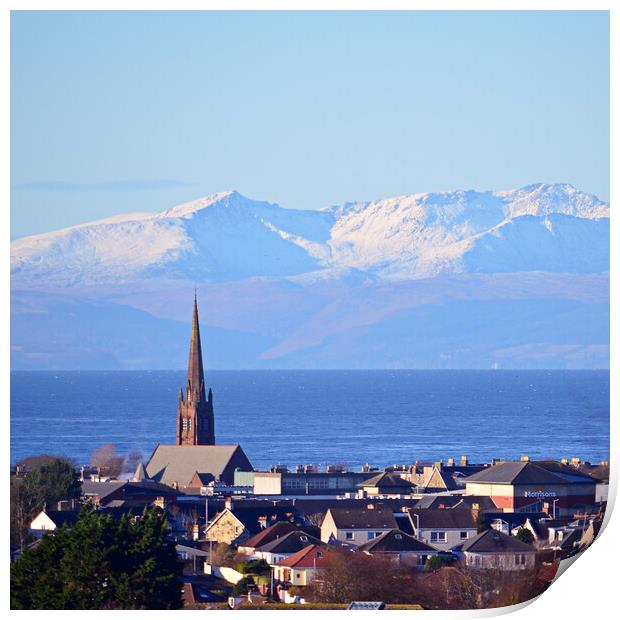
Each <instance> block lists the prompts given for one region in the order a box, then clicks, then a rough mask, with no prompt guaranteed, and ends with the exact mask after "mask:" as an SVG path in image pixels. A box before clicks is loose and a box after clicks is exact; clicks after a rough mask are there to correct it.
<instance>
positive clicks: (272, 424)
mask: <svg viewBox="0 0 620 620" xmlns="http://www.w3.org/2000/svg"><path fill="white" fill-rule="evenodd" d="M206 383H207V384H208V385H209V386H211V387H212V388H213V393H214V405H215V432H216V442H217V443H222V444H235V443H238V444H240V445H241V446H242V448H243V450H244V451H245V453H246V454H247V456H248V458H249V459H250V461H251V463H252V464H253V466H254V468H255V469H258V468H260V469H265V468H269V467H270V466H273V465H276V464H280V465H288V466H289V467H294V466H296V465H298V464H315V465H318V466H319V467H321V468H323V467H325V466H326V465H328V464H332V463H345V464H346V465H348V466H349V468H351V469H358V468H360V467H361V466H362V465H363V464H365V463H369V464H370V465H372V466H375V467H384V466H387V465H392V464H398V465H401V464H410V463H412V462H414V461H416V460H422V461H423V460H431V461H437V460H442V459H443V461H444V462H445V461H446V459H447V458H449V457H454V458H455V459H458V458H460V457H461V456H462V455H466V456H467V457H468V458H469V461H470V462H488V461H490V460H491V459H493V458H500V459H515V458H516V459H518V458H519V457H521V456H522V455H527V456H529V457H530V459H541V458H552V459H559V458H563V457H568V458H570V457H580V458H581V459H582V460H589V461H590V462H593V463H594V462H600V461H601V460H606V459H609V371H606V370H605V371H568V370H567V371H562V370H559V371H541V370H531V371H509V370H481V371H470V370H462V371H454V370H437V371H435V370H433V371H425V370H368V371H364V370H355V371H345V370H338V371H332V370H324V371H323V370H312V371H305V370H303V371H302V370H299V371H283V370H259V371H254V370H247V371H209V372H207V375H206ZM184 385H185V373H184V372H183V371H49V372H48V371H41V372H26V371H14V372H12V373H11V440H10V444H11V462H12V463H16V462H18V461H19V460H20V459H22V458H24V457H26V456H29V455H35V454H43V453H46V454H57V455H63V456H67V457H70V458H72V459H74V461H75V463H76V464H77V465H81V464H86V463H88V462H89V459H90V456H91V454H92V453H93V451H94V450H96V449H97V448H99V447H100V446H101V445H103V444H112V445H114V446H115V447H116V450H117V452H118V453H120V454H129V453H131V452H141V453H142V454H143V456H144V458H145V459H148V457H149V456H150V454H151V452H152V451H153V449H154V447H155V446H156V444H158V443H164V444H165V443H174V442H175V433H176V426H175V424H176V411H177V402H178V395H179V388H181V387H183V386H184Z"/></svg>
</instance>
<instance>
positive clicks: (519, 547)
mask: <svg viewBox="0 0 620 620" xmlns="http://www.w3.org/2000/svg"><path fill="white" fill-rule="evenodd" d="M452 551H453V552H455V553H456V554H457V555H459V556H462V557H463V558H464V560H465V564H466V565H467V567H469V568H474V569H475V568H492V569H501V570H526V569H530V568H534V566H535V562H536V550H535V549H534V548H533V547H532V546H531V545H527V544H526V543H524V542H522V541H520V540H519V539H518V538H516V537H514V536H508V535H507V534H504V533H502V532H498V531H497V530H493V529H490V530H486V531H484V532H482V533H480V534H478V535H477V536H474V537H473V538H470V539H469V540H468V541H466V542H465V543H462V544H460V545H457V546H455V547H453V549H452Z"/></svg>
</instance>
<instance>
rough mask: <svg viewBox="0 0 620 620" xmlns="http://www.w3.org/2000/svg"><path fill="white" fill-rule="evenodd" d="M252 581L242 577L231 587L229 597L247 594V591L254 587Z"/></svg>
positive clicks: (248, 576)
mask: <svg viewBox="0 0 620 620" xmlns="http://www.w3.org/2000/svg"><path fill="white" fill-rule="evenodd" d="M255 585H256V584H255V583H254V579H253V578H252V577H251V576H250V575H247V576H245V577H242V578H241V579H240V580H239V581H237V583H236V584H235V585H234V586H233V589H232V592H231V595H232V596H245V595H246V594H247V593H248V589H249V588H250V586H255Z"/></svg>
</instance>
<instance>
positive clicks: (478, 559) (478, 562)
mask: <svg viewBox="0 0 620 620" xmlns="http://www.w3.org/2000/svg"><path fill="white" fill-rule="evenodd" d="M475 564H476V566H480V556H479V555H477V556H476V562H475Z"/></svg>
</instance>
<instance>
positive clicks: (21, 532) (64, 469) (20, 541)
mask: <svg viewBox="0 0 620 620" xmlns="http://www.w3.org/2000/svg"><path fill="white" fill-rule="evenodd" d="M30 460H31V462H32V463H35V464H34V465H32V469H31V470H30V471H29V472H28V473H27V474H26V475H25V476H24V477H23V478H18V477H17V476H14V477H12V478H11V487H10V493H11V545H13V546H19V547H23V546H24V545H25V544H27V543H28V542H29V541H30V540H31V537H30V535H29V532H28V526H29V525H30V522H31V521H32V519H33V518H34V517H35V515H36V514H37V513H38V512H39V511H40V510H42V509H43V506H45V505H46V504H47V506H48V508H56V503H57V502H58V501H59V500H61V499H77V498H79V497H80V491H81V488H80V481H79V479H78V472H77V471H76V470H75V468H74V467H73V465H72V464H71V463H70V462H69V461H68V460H67V459H64V458H62V457H50V456H48V455H42V456H41V457H30Z"/></svg>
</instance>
